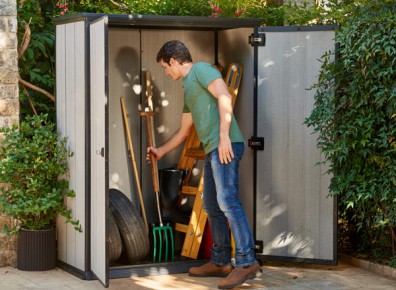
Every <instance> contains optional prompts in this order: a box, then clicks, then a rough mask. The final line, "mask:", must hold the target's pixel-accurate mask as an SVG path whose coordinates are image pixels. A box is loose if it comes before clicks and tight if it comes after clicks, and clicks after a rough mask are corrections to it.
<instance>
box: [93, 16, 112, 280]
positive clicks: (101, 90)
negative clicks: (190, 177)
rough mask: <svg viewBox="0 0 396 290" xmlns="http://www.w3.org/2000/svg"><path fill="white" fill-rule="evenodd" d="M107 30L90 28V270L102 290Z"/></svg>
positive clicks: (105, 273) (102, 23)
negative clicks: (100, 283) (99, 282)
mask: <svg viewBox="0 0 396 290" xmlns="http://www.w3.org/2000/svg"><path fill="white" fill-rule="evenodd" d="M107 30H108V28H107V17H103V18H100V19H98V20H96V21H93V22H92V23H91V24H90V34H91V36H90V64H91V67H90V70H91V72H90V75H91V93H90V108H91V269H92V271H93V273H94V274H95V275H96V277H97V278H98V279H99V280H100V281H101V282H102V284H103V285H104V286H105V287H108V285H109V263H108V259H107V246H106V237H107V221H106V220H107V211H108V176H107V175H108V172H107V170H106V168H107V166H106V164H107V159H108V146H107V141H106V130H107V124H106V122H107V101H108V98H107V96H108V85H107V84H108V81H107V67H108V65H107Z"/></svg>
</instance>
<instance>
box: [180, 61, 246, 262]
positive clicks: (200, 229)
mask: <svg viewBox="0 0 396 290" xmlns="http://www.w3.org/2000/svg"><path fill="white" fill-rule="evenodd" d="M242 72H243V67H242V65H240V64H237V63H232V64H230V65H229V67H228V70H227V75H226V77H225V80H224V81H225V83H226V85H227V88H228V91H229V92H230V94H231V96H232V106H233V107H234V104H235V100H236V96H237V94H238V89H239V85H240V82H241V78H242ZM198 160H205V152H204V151H203V149H202V146H201V141H200V140H199V138H198V136H197V132H196V130H195V127H193V128H192V129H191V132H190V135H189V136H188V137H187V139H186V141H185V144H184V147H183V150H182V153H181V157H180V159H179V164H178V166H177V168H178V169H179V170H183V171H186V172H187V175H186V177H185V178H184V180H183V184H182V189H181V192H180V195H181V197H183V196H195V199H194V205H193V208H192V212H191V216H190V221H189V224H188V225H186V224H181V223H176V225H175V231H178V232H182V233H185V234H186V237H185V239H184V244H183V249H182V252H181V255H182V256H184V257H189V258H192V259H196V258H197V257H198V252H199V248H200V246H201V242H202V237H203V233H204V229H205V225H206V220H207V217H208V216H207V214H206V213H205V211H204V210H203V207H202V191H203V185H204V182H203V167H202V169H201V170H200V173H199V174H200V177H199V182H198V185H197V186H192V185H190V181H191V179H192V177H193V176H194V173H195V171H199V169H197V167H196V166H197V161H198Z"/></svg>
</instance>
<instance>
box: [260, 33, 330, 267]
mask: <svg viewBox="0 0 396 290" xmlns="http://www.w3.org/2000/svg"><path fill="white" fill-rule="evenodd" d="M281 29H285V28H281ZM286 29H287V28H286ZM302 29H304V28H302ZM308 29H309V28H308ZM308 29H306V30H305V31H301V28H299V29H296V28H294V31H293V30H291V29H290V28H289V30H286V31H285V30H283V31H281V30H279V28H275V27H273V28H272V29H271V27H268V28H265V30H260V33H259V34H261V33H265V35H266V45H265V46H264V47H259V48H258V79H257V85H258V92H257V96H258V102H257V110H258V112H257V131H258V132H257V136H259V137H264V138H265V149H264V150H263V151H257V179H256V180H257V184H256V186H257V205H256V206H257V208H256V212H257V216H256V223H255V224H256V239H257V240H259V241H263V252H262V253H261V254H262V255H263V256H264V257H267V258H271V257H273V258H274V259H283V260H308V261H310V262H318V263H324V264H333V263H335V262H336V245H337V244H336V243H337V240H336V204H335V201H334V199H333V198H330V197H328V186H329V181H330V177H329V175H327V174H325V173H326V170H327V168H326V167H324V166H323V165H322V166H319V165H316V164H317V163H318V162H321V161H322V160H323V156H321V154H320V152H319V150H318V149H317V148H316V143H317V142H316V139H317V136H315V135H312V128H307V126H305V125H304V124H303V122H304V119H305V118H306V117H308V116H309V115H310V113H311V110H312V108H313V104H314V99H313V95H314V91H313V90H307V88H309V87H311V86H312V85H313V84H314V83H315V82H316V81H317V77H318V75H319V71H320V66H321V63H320V61H319V59H320V58H321V56H322V55H323V54H324V53H325V52H327V51H329V50H332V51H334V31H333V30H326V28H325V27H323V29H324V30H323V31H309V30H308Z"/></svg>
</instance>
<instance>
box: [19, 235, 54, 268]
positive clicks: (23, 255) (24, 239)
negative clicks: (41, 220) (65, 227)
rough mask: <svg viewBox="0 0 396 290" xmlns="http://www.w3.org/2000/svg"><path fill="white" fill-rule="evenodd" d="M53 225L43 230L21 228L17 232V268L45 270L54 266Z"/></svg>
mask: <svg viewBox="0 0 396 290" xmlns="http://www.w3.org/2000/svg"><path fill="white" fill-rule="evenodd" d="M56 260H57V257H56V235H55V227H49V228H48V229H43V230H28V229H24V228H21V229H20V230H19V233H18V252H17V268H18V269H19V270H22V271H47V270H51V269H54V268H55V267H56Z"/></svg>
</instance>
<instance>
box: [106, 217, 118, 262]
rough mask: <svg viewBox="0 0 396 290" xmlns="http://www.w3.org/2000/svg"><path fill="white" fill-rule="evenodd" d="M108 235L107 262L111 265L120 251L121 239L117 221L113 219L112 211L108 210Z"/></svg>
mask: <svg viewBox="0 0 396 290" xmlns="http://www.w3.org/2000/svg"><path fill="white" fill-rule="evenodd" d="M108 226H109V236H108V237H107V243H108V245H109V263H110V265H113V264H114V262H115V261H117V260H118V259H119V258H120V256H121V253H122V240H121V236H120V231H119V229H118V226H117V223H116V221H115V219H114V215H113V213H112V211H111V210H110V211H109V223H108Z"/></svg>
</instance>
